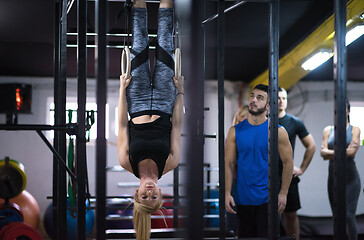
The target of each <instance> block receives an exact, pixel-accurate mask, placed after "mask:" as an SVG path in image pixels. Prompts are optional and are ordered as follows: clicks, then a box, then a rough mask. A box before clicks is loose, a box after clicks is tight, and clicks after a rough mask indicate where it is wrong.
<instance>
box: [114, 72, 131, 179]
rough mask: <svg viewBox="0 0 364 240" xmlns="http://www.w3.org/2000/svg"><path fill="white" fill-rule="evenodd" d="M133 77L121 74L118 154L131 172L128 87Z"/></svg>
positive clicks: (121, 162)
mask: <svg viewBox="0 0 364 240" xmlns="http://www.w3.org/2000/svg"><path fill="white" fill-rule="evenodd" d="M130 81H131V77H130V78H128V79H126V78H125V75H121V76H120V90H119V102H118V110H119V112H118V120H119V133H118V155H119V163H120V165H121V166H122V167H123V168H124V169H126V170H127V171H129V172H131V173H132V172H133V170H132V168H131V165H130V162H129V129H128V107H127V104H126V88H127V87H128V86H129V83H130Z"/></svg>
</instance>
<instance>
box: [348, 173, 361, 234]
mask: <svg viewBox="0 0 364 240" xmlns="http://www.w3.org/2000/svg"><path fill="white" fill-rule="evenodd" d="M353 168H354V167H353ZM350 174H351V175H349V176H348V178H349V180H350V181H349V182H347V184H346V221H347V226H348V228H347V233H348V239H349V240H357V239H358V229H357V223H356V209H357V206H358V199H359V195H360V191H361V184H360V178H359V174H358V171H357V170H356V168H355V169H353V171H351V172H350ZM350 178H352V179H350Z"/></svg>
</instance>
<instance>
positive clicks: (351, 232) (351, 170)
mask: <svg viewBox="0 0 364 240" xmlns="http://www.w3.org/2000/svg"><path fill="white" fill-rule="evenodd" d="M349 115H350V103H349V101H346V223H347V233H348V239H349V240H357V239H358V229H357V224H356V208H357V206H358V199H359V195H360V189H361V184H360V177H359V173H358V170H357V168H356V165H355V161H354V158H355V154H356V152H357V151H358V148H359V142H360V129H359V128H358V127H355V126H352V125H351V124H350V118H349ZM322 135H323V136H322V143H321V157H322V158H323V159H324V160H329V177H328V181H327V190H328V193H329V200H330V205H331V210H332V212H333V214H334V215H335V212H334V161H338V159H335V150H334V141H335V129H334V126H327V127H325V129H324V131H323V134H322Z"/></svg>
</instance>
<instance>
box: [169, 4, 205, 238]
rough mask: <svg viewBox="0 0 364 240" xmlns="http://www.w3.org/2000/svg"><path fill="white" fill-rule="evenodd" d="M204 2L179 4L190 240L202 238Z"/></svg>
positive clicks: (187, 232) (187, 233)
mask: <svg viewBox="0 0 364 240" xmlns="http://www.w3.org/2000/svg"><path fill="white" fill-rule="evenodd" d="M203 2H204V1H196V0H194V1H193V0H176V1H175V6H176V9H178V12H176V13H177V14H178V19H180V20H181V22H182V23H183V24H181V27H182V31H181V32H183V33H184V36H185V37H184V38H183V39H182V40H185V42H184V43H183V46H184V48H183V49H184V52H183V54H182V57H183V59H184V60H183V59H182V60H183V61H182V62H184V63H185V64H184V65H183V66H184V75H185V106H186V114H185V121H184V126H186V128H187V129H186V131H187V134H186V135H187V136H186V143H187V144H188V145H187V146H186V151H187V154H186V157H187V166H188V169H187V174H188V176H187V200H188V203H187V208H186V209H187V221H186V222H185V226H186V228H187V231H186V236H185V238H186V239H188V240H195V239H198V240H200V239H202V237H203V143H204V119H203V113H204V78H203V36H202V29H201V22H202V13H203Z"/></svg>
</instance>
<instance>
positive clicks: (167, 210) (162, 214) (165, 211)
mask: <svg viewBox="0 0 364 240" xmlns="http://www.w3.org/2000/svg"><path fill="white" fill-rule="evenodd" d="M179 209H180V210H179V211H178V214H179V215H182V210H181V209H182V207H181V206H180V207H179ZM182 225H183V221H182V218H180V219H179V220H178V226H179V227H182ZM151 227H152V229H158V228H175V226H174V224H173V197H172V196H171V195H163V205H162V207H161V208H160V210H159V211H157V212H155V213H153V214H152V220H151Z"/></svg>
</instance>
